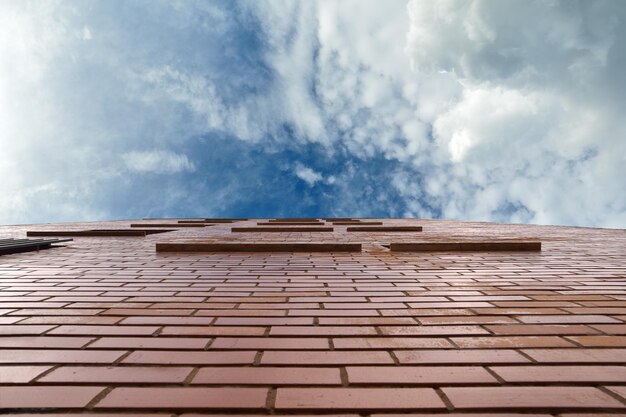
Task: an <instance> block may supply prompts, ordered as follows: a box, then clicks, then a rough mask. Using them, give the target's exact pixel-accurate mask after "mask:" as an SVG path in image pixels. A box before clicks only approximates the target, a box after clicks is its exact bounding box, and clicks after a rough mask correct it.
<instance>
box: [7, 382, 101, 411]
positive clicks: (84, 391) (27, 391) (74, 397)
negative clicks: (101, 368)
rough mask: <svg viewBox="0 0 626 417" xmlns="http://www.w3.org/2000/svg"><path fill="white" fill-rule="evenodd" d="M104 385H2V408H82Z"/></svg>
mask: <svg viewBox="0 0 626 417" xmlns="http://www.w3.org/2000/svg"><path fill="white" fill-rule="evenodd" d="M103 390H104V387H35V386H27V387H10V386H9V387H0V409H7V408H9V409H10V408H28V409H33V408H82V407H85V406H86V405H87V404H88V403H89V402H90V401H91V400H92V399H93V398H94V397H96V395H98V394H99V393H100V392H102V391H103Z"/></svg>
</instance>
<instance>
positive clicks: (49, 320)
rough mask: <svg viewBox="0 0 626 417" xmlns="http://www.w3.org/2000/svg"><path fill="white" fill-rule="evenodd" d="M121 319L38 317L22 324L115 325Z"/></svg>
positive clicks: (28, 319) (101, 317)
mask: <svg viewBox="0 0 626 417" xmlns="http://www.w3.org/2000/svg"><path fill="white" fill-rule="evenodd" d="M120 320H121V318H120V317H103V316H50V317H46V316H38V317H29V318H27V319H25V320H22V321H21V322H20V324H115V323H117V322H118V321H120Z"/></svg>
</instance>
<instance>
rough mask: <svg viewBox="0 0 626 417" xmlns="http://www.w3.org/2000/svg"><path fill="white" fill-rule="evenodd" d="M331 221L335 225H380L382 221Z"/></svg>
mask: <svg viewBox="0 0 626 417" xmlns="http://www.w3.org/2000/svg"><path fill="white" fill-rule="evenodd" d="M331 223H332V224H333V225H336V226H382V225H383V222H361V221H356V220H355V221H340V222H336V221H332V220H331Z"/></svg>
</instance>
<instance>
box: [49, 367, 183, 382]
mask: <svg viewBox="0 0 626 417" xmlns="http://www.w3.org/2000/svg"><path fill="white" fill-rule="evenodd" d="M192 369H193V368H175V367H169V366H168V367H147V366H145V367H144V366H132V367H123V366H115V367H105V366H97V367H96V366H62V367H60V368H57V369H55V370H54V371H52V372H51V373H49V374H47V375H45V376H44V377H43V378H40V379H39V382H47V383H50V382H55V383H78V382H84V383H115V384H136V383H150V384H168V383H181V382H183V381H184V380H185V378H186V377H187V375H189V373H191V371H192Z"/></svg>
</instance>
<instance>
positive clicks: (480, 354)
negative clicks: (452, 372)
mask: <svg viewBox="0 0 626 417" xmlns="http://www.w3.org/2000/svg"><path fill="white" fill-rule="evenodd" d="M394 354H395V355H396V357H397V358H398V360H399V361H400V363H415V364H446V363H450V364H457V363H467V364H490V363H526V362H530V361H529V360H528V359H526V358H525V357H524V356H522V355H520V354H519V353H517V352H516V351H514V350H509V349H502V350H499V349H490V350H469V349H468V350H414V351H402V350H398V351H394Z"/></svg>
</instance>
